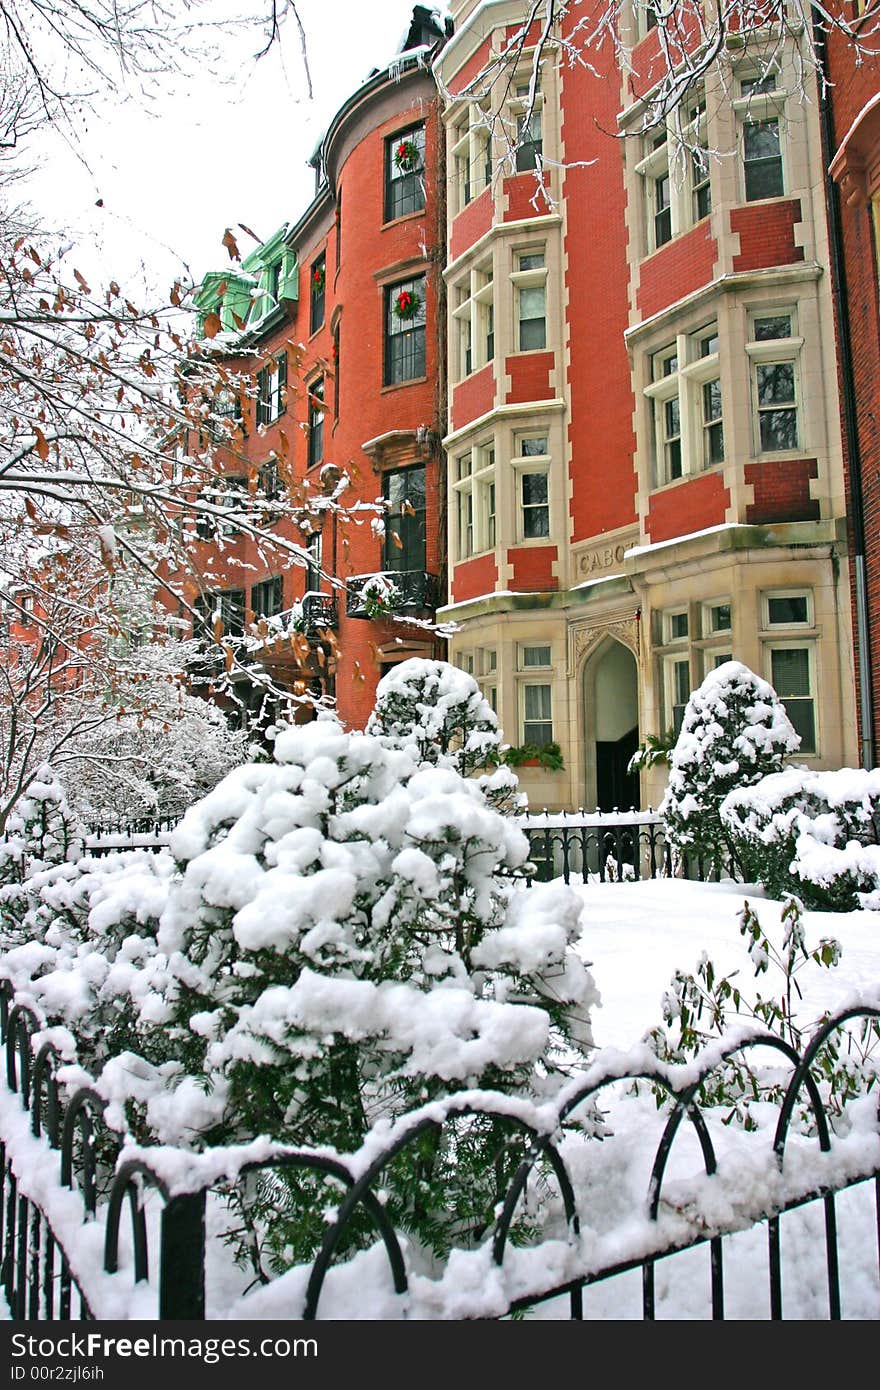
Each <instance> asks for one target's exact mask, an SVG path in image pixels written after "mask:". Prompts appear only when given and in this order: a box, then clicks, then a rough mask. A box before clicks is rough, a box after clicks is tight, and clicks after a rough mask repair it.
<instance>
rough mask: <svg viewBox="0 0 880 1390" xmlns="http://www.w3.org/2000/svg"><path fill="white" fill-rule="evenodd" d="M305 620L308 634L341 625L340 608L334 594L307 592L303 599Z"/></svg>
mask: <svg viewBox="0 0 880 1390" xmlns="http://www.w3.org/2000/svg"><path fill="white" fill-rule="evenodd" d="M302 610H303V622H304V623H305V631H306V634H307V636H309V637H311V636H312V635H313V633H315V632H318V631H321V630H322V629H326V628H330V629H336V628H337V627H338V626H339V610H338V608H337V605H336V599H335V597H334V595H333V594H319V593H309V594H306V595H305V597H304V598H303V601H302Z"/></svg>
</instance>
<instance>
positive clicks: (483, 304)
mask: <svg viewBox="0 0 880 1390" xmlns="http://www.w3.org/2000/svg"><path fill="white" fill-rule="evenodd" d="M494 294H495V286H494V281H493V272H492V262H491V261H487V262H485V263H484V264H483V265H481V266H478V267H476V268H475V269H474V270H471V271H470V273H469V275H468V277H467V279H466V280H465V281H464V283H463V284H461V283H460V284H458V285H456V286H454V288H453V291H452V296H451V298H452V302H453V304H454V305H455V307H454V308H453V310H452V317H453V319H454V320H455V324H456V333H455V341H456V342H457V347H458V361H457V369H456V365H454V366H453V371H455V372H456V380H458V381H460V380H462V379H463V378H464V377H466V376H470V374H471V372H478V371H479V370H480V368H481V367H485V366H486V364H487V363H488V362H491V361H492V359H493V357H494V356H495V303H494Z"/></svg>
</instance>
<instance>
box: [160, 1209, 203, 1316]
mask: <svg viewBox="0 0 880 1390" xmlns="http://www.w3.org/2000/svg"><path fill="white" fill-rule="evenodd" d="M159 1317H160V1318H162V1319H163V1320H164V1319H176V1320H180V1319H186V1320H188V1321H190V1322H203V1321H204V1317H205V1193H204V1191H202V1192H193V1193H185V1194H184V1195H183V1196H180V1197H171V1198H170V1199H169V1201H168V1202H167V1203H166V1204H165V1208H164V1210H163V1212H162V1249H161V1264H160V1269H159Z"/></svg>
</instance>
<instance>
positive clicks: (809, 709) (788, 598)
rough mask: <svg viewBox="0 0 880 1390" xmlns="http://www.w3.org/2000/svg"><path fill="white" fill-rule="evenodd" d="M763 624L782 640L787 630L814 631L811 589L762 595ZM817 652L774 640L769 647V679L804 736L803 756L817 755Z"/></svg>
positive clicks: (794, 642) (793, 642) (804, 645)
mask: <svg viewBox="0 0 880 1390" xmlns="http://www.w3.org/2000/svg"><path fill="white" fill-rule="evenodd" d="M763 621H764V627H765V629H771V630H773V632H774V637H775V636H776V634H778V635H779V637H780V638H781V636H782V632H783V630H785V629H789V630H791V629H795V630H797V629H800V631H801V632H803V629H804V628H812V626H813V623H814V616H813V595H812V593H811V592H810V591H809V590H777V591H775V592H772V593H765V594H764V596H763ZM814 662H815V650H814V646H813V644H812V642H810V643H805V642H804V641H803V640H801V641H797V640H789V641H781V640H774V641H773V642H772V643H770V644H768V663H769V671H768V677H769V680H770V683H771V685H772V686H773V688H774V689H775V691H776V693H777V695H778V696H779V698H780V700H782V702H783V704H784V705H785V708H786V712H787V713H788V717H789V719H790V720H791V722H792V724H793V725H794V728H795V730H796V732H797V733H799V734H800V736H801V746H800V749H799V751H800V752H801V753H815V752H816V708H815V698H814V693H813V692H814V687H815V675H814Z"/></svg>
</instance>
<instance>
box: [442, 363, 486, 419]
mask: <svg viewBox="0 0 880 1390" xmlns="http://www.w3.org/2000/svg"><path fill="white" fill-rule="evenodd" d="M494 404H495V369H494V367H493V366H492V363H491V362H489V363H487V364H486V366H485V367H481V368H480V370H479V371H478V372H474V374H473V376H469V377H466V378H465V380H464V381H461V382H459V384H458V386H454V387H453V388H452V428H453V429H454V430H460V429H462V428H463V426H464V425H467V424H468V423H469V422H470V421H471V420H476V419H477V418H478V416H480V415H485V414H486V412H487V411H488V410H491V409H492V407H493V405H494Z"/></svg>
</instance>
